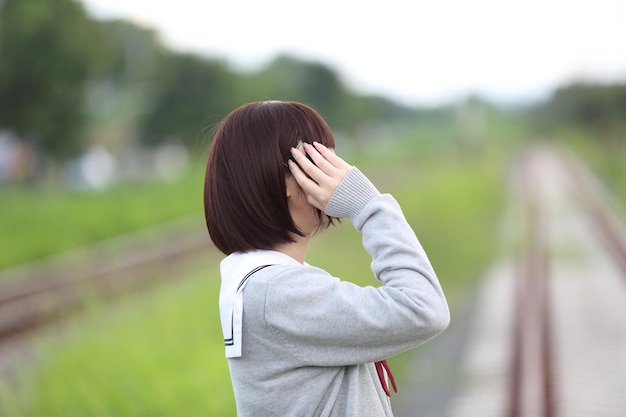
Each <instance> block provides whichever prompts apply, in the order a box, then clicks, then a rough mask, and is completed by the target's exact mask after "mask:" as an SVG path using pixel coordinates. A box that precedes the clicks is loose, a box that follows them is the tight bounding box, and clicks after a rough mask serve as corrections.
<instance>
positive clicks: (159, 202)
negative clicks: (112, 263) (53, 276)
mask: <svg viewBox="0 0 626 417" xmlns="http://www.w3.org/2000/svg"><path fill="white" fill-rule="evenodd" d="M202 181H203V173H202V171H201V170H200V169H198V168H195V169H192V170H191V171H190V172H189V173H188V175H187V176H186V177H185V178H184V179H182V180H180V181H177V182H172V183H167V182H157V181H155V182H149V183H145V182H144V183H128V184H120V185H117V186H114V187H112V188H111V189H109V190H107V191H106V192H98V191H70V190H64V189H58V188H51V189H41V190H40V189H32V188H19V187H13V188H6V189H3V190H2V203H0V236H3V239H0V253H1V254H2V256H0V270H2V269H3V268H7V267H9V266H13V265H16V264H19V263H22V262H27V261H32V260H36V259H40V258H44V257H47V256H49V255H53V254H56V253H60V252H63V251H66V250H69V249H73V248H76V247H79V246H82V245H86V244H89V243H94V242H97V241H100V240H103V239H107V238H111V237H115V236H118V235H121V234H124V233H128V232H132V231H135V230H139V229H142V228H145V227H147V226H152V225H155V224H159V223H163V222H167V221H169V220H174V219H178V218H180V217H183V216H186V215H190V214H193V213H196V212H198V213H200V212H201V210H202ZM7 237H9V238H7Z"/></svg>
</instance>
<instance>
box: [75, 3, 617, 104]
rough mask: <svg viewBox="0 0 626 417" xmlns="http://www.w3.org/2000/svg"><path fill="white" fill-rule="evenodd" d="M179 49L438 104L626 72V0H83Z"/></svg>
mask: <svg viewBox="0 0 626 417" xmlns="http://www.w3.org/2000/svg"><path fill="white" fill-rule="evenodd" d="M83 2H84V3H85V5H86V6H87V9H88V10H90V11H92V12H93V14H94V15H96V16H103V17H112V16H115V17H123V18H126V19H129V20H132V21H134V22H136V23H140V24H143V25H146V26H150V27H153V28H155V29H157V30H158V32H159V33H160V35H161V37H162V39H163V40H164V41H165V42H166V44H168V45H169V46H170V47H173V48H177V49H185V50H192V51H196V52H199V53H203V54H208V55H209V56H215V57H220V58H226V59H227V60H229V61H230V62H232V63H233V65H235V66H236V67H237V68H244V69H256V68H258V66H259V65H261V64H264V63H266V62H267V61H269V60H270V59H272V58H273V57H274V56H275V55H276V54H277V53H280V52H286V53H291V54H293V55H296V56H299V57H302V58H306V59H312V60H319V61H321V62H323V63H325V64H327V65H328V66H330V67H331V68H334V69H336V70H337V71H338V72H339V73H340V75H341V76H342V78H343V79H344V81H346V82H347V84H348V85H350V86H351V87H353V88H355V89H356V90H357V91H360V92H373V93H377V94H382V95H386V96H389V97H391V98H394V99H397V100H400V101H402V102H405V103H407V104H412V105H413V104H418V105H434V104H439V103H441V102H444V101H447V100H449V99H453V98H456V97H459V96H461V95H464V94H468V93H471V92H479V93H482V94H484V95H487V96H489V97H491V98H494V99H498V100H507V101H508V100H523V99H527V98H535V97H538V96H540V95H541V94H544V93H545V92H546V91H548V90H549V89H550V88H552V87H553V86H555V85H558V84H560V83H563V82H567V81H570V80H572V79H587V80H588V79H593V80H607V79H608V80H626V1H624V0H524V1H521V0H430V1H428V2H426V1H422V0H418V1H409V0H385V1H376V2H374V1H370V0H358V1H357V0H343V1H342V0H317V1H315V2H306V3H305V2H298V1H295V0H264V1H259V0H176V1H159V0H83Z"/></svg>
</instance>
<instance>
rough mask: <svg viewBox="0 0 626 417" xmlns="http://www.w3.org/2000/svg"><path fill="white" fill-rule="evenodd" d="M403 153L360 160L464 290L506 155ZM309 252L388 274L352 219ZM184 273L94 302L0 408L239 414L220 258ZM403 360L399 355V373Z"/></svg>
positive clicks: (478, 267)
mask: <svg viewBox="0 0 626 417" xmlns="http://www.w3.org/2000/svg"><path fill="white" fill-rule="evenodd" d="M401 154H402V155H401V157H397V158H396V159H394V160H393V161H390V160H389V159H386V160H385V159H384V158H383V159H380V158H382V157H381V156H380V155H379V156H378V157H376V158H375V160H374V161H373V162H372V160H371V159H370V157H368V156H367V155H361V156H359V159H361V160H362V163H361V162H359V166H360V167H361V168H362V170H363V171H364V172H366V173H367V174H368V176H370V177H371V178H372V180H373V181H374V182H375V183H376V184H377V185H378V186H379V188H380V189H381V191H383V192H391V193H393V194H394V195H395V196H396V198H397V199H398V200H399V202H400V204H401V205H402V206H403V209H404V212H405V214H406V216H407V218H408V220H409V222H410V223H411V224H412V225H413V227H414V229H415V231H416V234H417V235H418V237H419V238H420V240H421V242H422V244H423V245H424V247H425V249H426V251H427V252H428V254H429V257H430V259H431V261H432V263H433V265H434V266H435V269H436V271H437V273H438V275H439V278H440V280H441V282H442V285H443V287H444V289H445V291H446V292H447V293H448V295H449V297H450V299H451V301H452V302H454V300H455V299H457V298H459V297H461V296H462V294H463V292H464V290H465V289H467V288H468V286H470V285H471V284H472V283H473V282H474V280H476V279H477V278H478V276H479V274H480V272H481V271H482V269H483V268H484V267H485V266H486V265H487V264H488V263H489V261H490V259H491V258H492V256H493V255H494V253H495V252H496V249H495V245H496V243H495V241H494V239H493V232H494V221H493V220H494V217H495V216H497V215H498V214H499V211H500V208H501V204H502V201H501V198H502V189H501V188H502V187H503V184H502V167H503V164H502V162H503V159H502V157H501V155H499V154H492V153H490V152H484V153H478V154H474V155H471V156H469V157H468V156H467V155H461V154H460V153H451V154H448V155H446V156H445V158H423V157H420V156H419V155H415V154H411V153H410V152H407V153H401ZM386 167H387V168H386ZM307 261H308V262H309V263H311V264H314V265H318V266H321V267H323V268H326V269H327V270H328V271H329V272H331V273H332V274H334V275H336V276H340V277H342V278H344V279H347V280H351V281H354V282H356V283H358V284H361V285H378V283H377V282H376V281H375V280H374V279H373V277H372V276H371V271H370V269H369V264H370V258H369V255H367V253H365V251H364V250H363V248H362V247H361V242H360V235H359V234H358V233H357V232H356V231H354V229H353V228H352V226H351V225H350V224H349V222H344V224H343V225H341V226H339V227H336V228H332V229H330V230H327V231H324V232H322V233H321V234H320V235H319V236H317V237H316V239H314V241H313V243H312V245H311V247H310V250H309V253H308V257H307ZM181 275H188V276H187V277H186V278H184V279H182V278H181V280H180V281H178V282H175V283H173V284H164V285H161V286H160V287H159V288H156V289H154V290H150V291H148V292H146V293H143V294H140V295H136V296H129V297H127V298H124V299H122V300H120V301H119V302H117V303H116V304H115V305H114V307H113V308H108V307H106V306H98V305H96V306H94V307H93V308H92V309H91V311H90V312H89V313H88V314H85V315H84V316H83V317H81V318H79V319H78V320H77V321H75V323H74V325H73V326H72V331H71V332H69V333H68V334H67V336H66V337H64V338H63V339H62V340H57V339H55V338H50V339H44V340H43V341H42V342H40V345H39V354H38V356H37V357H38V360H37V362H36V363H35V364H33V366H32V367H29V368H27V369H24V370H23V372H22V373H21V374H20V377H19V379H18V381H17V383H16V384H11V385H9V384H8V383H4V384H3V383H2V382H0V407H4V410H2V409H0V411H2V412H1V413H0V414H2V415H6V416H7V417H61V416H63V417H65V416H70V415H71V416H81V417H92V416H93V417H100V416H102V417H105V416H106V417H108V416H124V417H133V416H142V417H143V416H154V417H157V416H172V415H175V416H220V417H228V416H234V415H235V410H234V400H233V394H232V388H231V385H230V379H229V375H228V371H227V366H226V360H225V359H224V352H223V345H222V337H221V330H220V327H219V319H218V309H217V294H218V290H219V279H218V267H217V260H215V259H213V260H207V262H206V263H205V264H202V265H201V266H200V270H199V271H196V272H188V273H185V272H181ZM96 304H97V303H96ZM453 314H454V313H453ZM405 360H406V355H400V356H398V357H396V358H393V360H392V361H391V362H392V363H391V366H392V368H393V370H394V374H396V376H397V377H398V379H399V380H401V379H402V377H403V372H402V371H403V369H404V368H405V366H404V363H405V362H404V361H405Z"/></svg>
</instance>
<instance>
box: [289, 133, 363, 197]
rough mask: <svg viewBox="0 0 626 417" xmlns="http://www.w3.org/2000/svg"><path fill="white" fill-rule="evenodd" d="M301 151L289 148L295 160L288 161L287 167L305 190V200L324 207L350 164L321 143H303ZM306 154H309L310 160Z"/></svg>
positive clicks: (348, 169) (349, 167)
mask: <svg viewBox="0 0 626 417" xmlns="http://www.w3.org/2000/svg"><path fill="white" fill-rule="evenodd" d="M303 151H304V152H303ZM303 151H302V150H299V149H296V148H292V149H291V154H292V156H293V159H294V160H295V162H293V161H290V162H289V169H290V171H291V173H292V175H293V176H294V178H295V180H296V181H297V182H298V184H299V185H300V187H301V188H302V190H303V191H304V192H305V194H306V196H307V200H308V201H309V202H310V203H311V204H313V205H314V206H316V207H318V208H321V209H324V208H325V207H326V204H327V203H328V201H329V200H330V197H331V196H332V194H333V193H334V192H335V190H336V189H337V187H338V186H339V184H340V183H341V181H342V180H343V178H344V177H345V176H346V175H347V174H348V172H349V171H350V169H351V165H349V164H348V163H347V162H345V161H344V160H343V159H341V158H340V157H339V156H337V155H336V154H335V153H334V152H333V151H331V150H330V149H328V148H327V147H326V146H324V145H322V144H321V143H317V142H314V144H313V145H311V144H308V143H305V144H304V145H303ZM305 152H306V154H305ZM306 155H309V157H310V158H311V160H309V159H308V158H307V157H306ZM311 161H312V162H311Z"/></svg>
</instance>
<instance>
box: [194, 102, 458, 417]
mask: <svg viewBox="0 0 626 417" xmlns="http://www.w3.org/2000/svg"><path fill="white" fill-rule="evenodd" d="M334 145H335V144H334V139H333V135H332V133H331V131H330V129H329V127H328V125H327V124H326V123H325V121H324V120H323V119H322V117H321V116H320V115H319V114H318V113H316V112H315V111H314V110H313V109H312V108H310V107H309V106H306V105H304V104H301V103H296V102H279V101H266V102H257V103H249V104H246V105H244V106H242V107H240V108H238V109H236V110H234V111H233V112H232V113H230V114H229V115H228V116H227V117H226V118H225V119H224V120H223V121H222V122H221V124H220V125H219V127H218V129H217V131H216V134H215V137H214V139H213V142H212V144H211V149H210V153H209V158H208V163H207V169H206V177H205V188H204V205H205V216H206V223H207V227H208V230H209V234H210V236H211V239H212V241H213V242H214V244H215V246H217V248H218V249H220V250H221V251H222V252H223V253H224V254H225V255H227V257H226V258H225V259H224V260H223V261H222V262H221V265H220V270H221V276H222V286H221V290H220V300H219V304H220V316H221V324H222V330H223V333H224V342H225V345H226V357H227V358H228V365H229V370H230V374H231V378H232V384H233V389H234V394H235V399H236V406H237V415H238V416H239V417H265V416H267V417H270V416H271V417H277V416H281V417H282V416H285V417H286V416H294V417H295V416H298V417H301V416H333V417H334V416H337V417H339V416H341V417H346V416H355V417H356V416H368V417H371V416H392V411H391V406H390V403H389V387H388V383H391V385H392V387H393V388H395V382H394V381H393V376H392V375H391V373H390V372H389V370H388V367H387V366H386V362H385V361H384V359H385V358H386V357H388V356H390V355H395V354H397V353H400V352H402V351H405V350H407V349H411V348H413V347H415V346H417V345H419V344H421V343H423V342H425V341H427V340H429V339H431V338H432V337H434V336H436V335H437V334H439V333H440V332H442V331H443V330H444V329H445V328H446V327H447V325H448V322H449V318H450V315H449V310H448V306H447V303H446V299H445V297H444V294H443V291H442V289H441V286H440V284H439V281H438V280H437V277H436V275H435V273H434V271H433V268H432V266H431V264H430V262H429V261H428V258H427V256H426V254H425V253H424V250H423V249H422V247H421V245H420V243H419V241H418V239H417V238H416V236H415V234H414V233H413V230H412V229H411V227H410V226H409V224H408V223H407V221H406V219H405V218H404V215H403V214H402V211H401V209H400V207H399V206H398V204H397V203H396V201H395V200H394V198H393V197H392V196H391V195H388V194H381V193H379V191H378V190H377V189H376V187H375V186H374V185H373V184H372V183H371V182H370V181H369V180H368V179H367V178H366V177H365V176H364V175H363V174H362V173H361V172H360V171H359V170H358V169H357V168H356V167H353V166H350V165H349V164H348V163H346V162H345V161H344V160H343V159H341V158H340V157H339V156H337V155H336V154H335V153H334V152H333V149H334ZM341 218H345V219H349V220H350V221H351V223H352V224H353V226H354V227H355V228H356V229H357V230H359V231H360V232H361V233H362V236H363V245H364V247H365V249H366V250H367V251H368V252H369V254H370V255H371V256H372V259H373V260H372V264H371V268H372V272H373V274H374V277H376V279H378V280H379V281H380V282H381V283H382V285H381V286H379V288H374V287H359V286H357V285H355V284H352V283H350V282H346V281H342V280H340V279H339V278H336V277H333V276H332V275H331V274H329V273H328V272H326V271H324V270H322V269H320V268H316V267H314V266H311V265H309V264H307V263H305V255H306V250H307V245H308V243H309V241H310V239H311V238H312V237H313V236H314V234H315V233H316V232H317V231H319V230H321V229H323V228H326V227H328V226H329V225H332V224H334V223H336V222H337V220H338V219H341ZM345 261H346V262H350V259H345Z"/></svg>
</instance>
